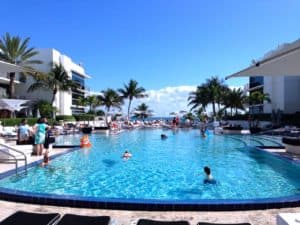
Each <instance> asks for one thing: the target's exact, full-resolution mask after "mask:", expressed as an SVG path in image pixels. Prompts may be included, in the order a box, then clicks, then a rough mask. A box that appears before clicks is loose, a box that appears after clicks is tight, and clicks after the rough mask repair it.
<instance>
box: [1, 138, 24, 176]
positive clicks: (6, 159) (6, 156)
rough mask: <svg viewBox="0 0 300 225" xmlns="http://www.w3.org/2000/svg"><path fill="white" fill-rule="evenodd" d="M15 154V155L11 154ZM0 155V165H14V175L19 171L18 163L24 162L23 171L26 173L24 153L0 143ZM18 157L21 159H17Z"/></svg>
mask: <svg viewBox="0 0 300 225" xmlns="http://www.w3.org/2000/svg"><path fill="white" fill-rule="evenodd" d="M13 153H16V154H13ZM0 154H2V157H0V163H6V164H13V163H14V164H15V171H16V174H17V173H18V171H19V170H18V169H19V167H18V166H19V162H20V161H24V169H25V172H27V157H26V155H25V154H24V152H22V151H20V150H18V149H15V148H13V147H11V146H9V145H6V144H3V143H0ZM19 156H22V158H19Z"/></svg>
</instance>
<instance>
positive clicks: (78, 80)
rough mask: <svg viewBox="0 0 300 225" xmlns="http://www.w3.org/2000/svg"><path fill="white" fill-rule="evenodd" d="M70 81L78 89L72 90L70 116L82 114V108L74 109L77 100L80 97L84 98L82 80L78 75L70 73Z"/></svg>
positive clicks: (83, 83)
mask: <svg viewBox="0 0 300 225" xmlns="http://www.w3.org/2000/svg"><path fill="white" fill-rule="evenodd" d="M72 80H73V81H74V82H75V83H77V85H78V88H73V89H72V105H73V107H72V114H80V113H84V109H83V108H79V107H76V106H78V99H79V98H80V97H84V91H85V82H84V78H83V77H82V76H80V75H79V74H78V73H75V72H73V71H72Z"/></svg>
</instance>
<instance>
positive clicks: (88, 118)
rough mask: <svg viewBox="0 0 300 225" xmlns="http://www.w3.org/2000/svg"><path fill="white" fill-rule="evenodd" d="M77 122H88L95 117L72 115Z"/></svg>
mask: <svg viewBox="0 0 300 225" xmlns="http://www.w3.org/2000/svg"><path fill="white" fill-rule="evenodd" d="M74 117H75V118H76V120H77V121H88V120H94V119H95V115H93V114H78V115H74Z"/></svg>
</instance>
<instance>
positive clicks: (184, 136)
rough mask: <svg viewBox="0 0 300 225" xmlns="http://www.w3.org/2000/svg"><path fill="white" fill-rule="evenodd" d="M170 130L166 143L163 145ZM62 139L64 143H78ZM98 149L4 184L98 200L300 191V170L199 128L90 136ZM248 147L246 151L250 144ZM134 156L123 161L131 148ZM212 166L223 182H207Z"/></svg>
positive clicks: (267, 195) (69, 156) (2, 182)
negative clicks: (207, 170)
mask: <svg viewBox="0 0 300 225" xmlns="http://www.w3.org/2000/svg"><path fill="white" fill-rule="evenodd" d="M161 133H165V134H167V135H168V139H166V140H161V139H160V134H161ZM79 138H80V137H79V136H76V135H75V136H63V137H60V139H59V140H58V144H64V143H68V144H79ZM90 139H91V142H92V143H93V147H92V148H91V149H90V150H78V151H74V152H71V153H68V154H65V155H62V156H60V157H58V158H56V159H54V160H53V161H51V164H50V165H49V166H48V167H47V168H41V167H33V168H31V169H30V170H29V172H28V174H27V175H22V176H18V177H17V176H11V177H7V178H4V179H2V180H0V187H5V188H12V189H17V190H23V191H30V192H36V193H50V194H62V195H76V196H83V197H96V198H125V199H159V200H203V199H205V200H207V199H257V198H276V197H283V196H292V195H296V194H299V188H300V167H299V165H296V164H292V163H289V162H288V161H286V160H282V159H279V158H277V157H274V156H273V155H271V154H268V153H266V152H262V151H258V150H257V149H255V148H253V147H250V146H251V145H255V144H257V142H256V139H257V140H258V141H260V142H262V143H266V145H268V144H270V140H268V139H267V138H264V139H259V137H251V138H250V137H248V136H235V137H233V138H232V137H231V136H217V135H213V134H212V133H209V134H208V136H207V138H201V137H200V134H199V131H198V130H190V131H179V132H176V133H173V132H172V131H168V130H163V131H162V130H135V131H126V132H123V133H121V134H119V135H114V136H107V135H105V134H94V135H92V136H90ZM244 143H247V146H245V145H244ZM126 149H127V150H129V151H130V152H131V153H132V154H133V157H132V158H131V159H129V160H123V159H122V158H121V156H122V153H123V152H124V151H125V150H126ZM204 166H210V167H211V169H212V173H213V176H214V177H215V178H216V180H217V184H215V185H211V184H204V183H203V179H204V174H203V167H204Z"/></svg>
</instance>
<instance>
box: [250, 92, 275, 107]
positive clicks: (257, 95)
mask: <svg viewBox="0 0 300 225" xmlns="http://www.w3.org/2000/svg"><path fill="white" fill-rule="evenodd" d="M248 102H249V104H250V105H257V104H264V102H268V103H270V102H271V99H270V95H269V94H268V93H263V92H261V91H255V92H252V93H251V94H250V96H249V98H248Z"/></svg>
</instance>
